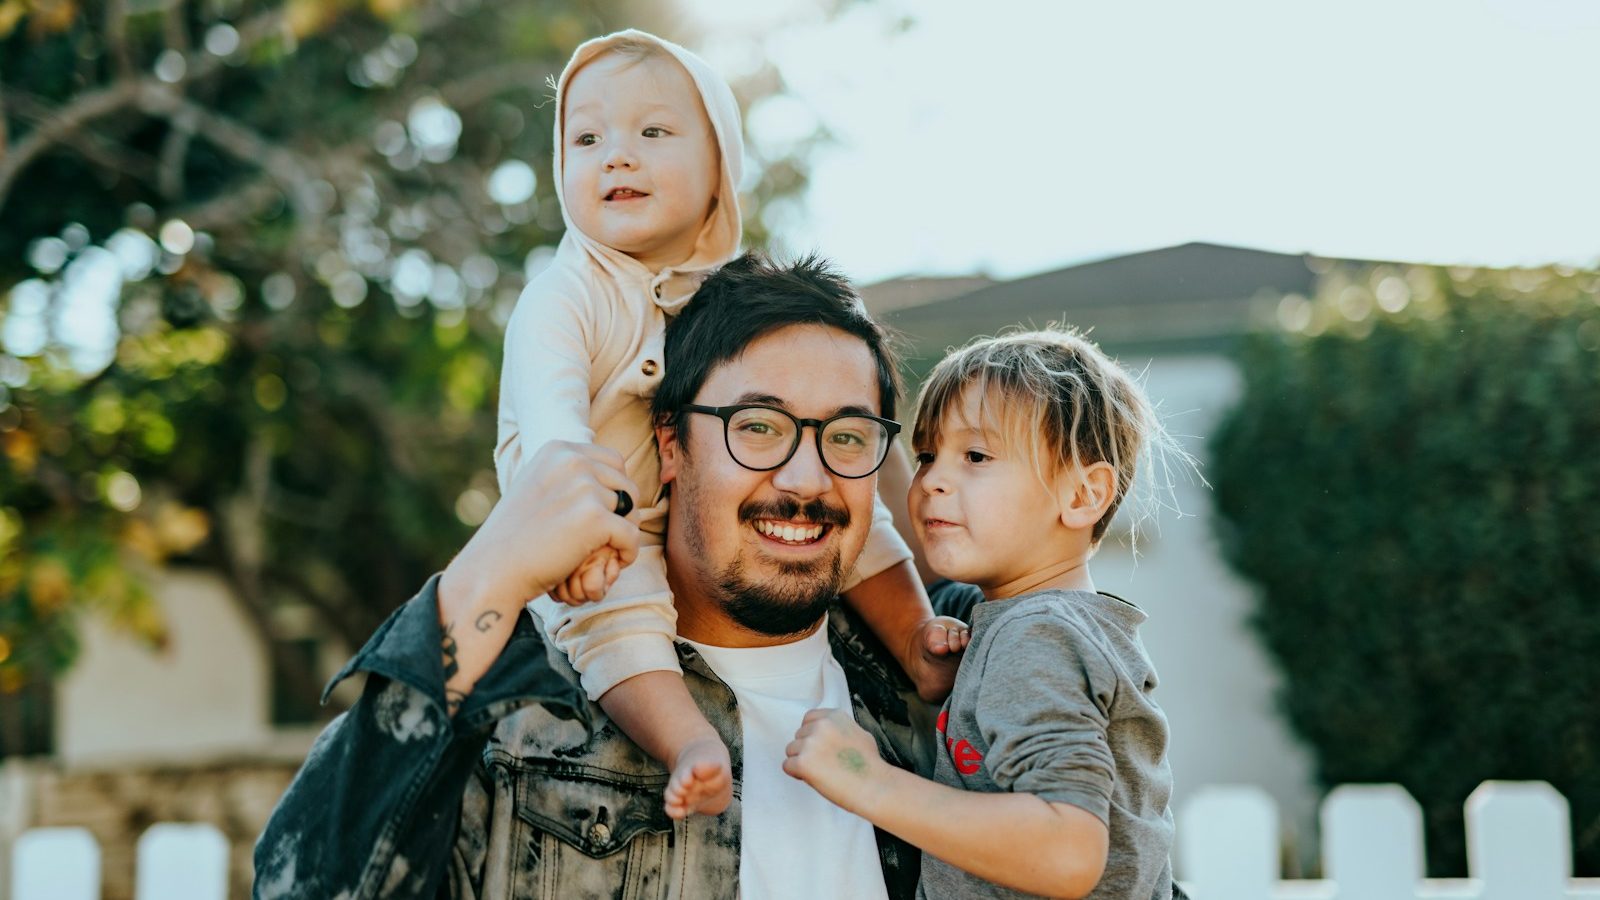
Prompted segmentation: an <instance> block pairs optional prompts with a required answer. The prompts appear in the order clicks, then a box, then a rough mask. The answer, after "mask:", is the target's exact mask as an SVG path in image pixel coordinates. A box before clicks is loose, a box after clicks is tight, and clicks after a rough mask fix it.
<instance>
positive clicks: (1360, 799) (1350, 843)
mask: <svg viewBox="0 0 1600 900" xmlns="http://www.w3.org/2000/svg"><path fill="white" fill-rule="evenodd" d="M1322 860H1323V868H1324V870H1325V872H1326V874H1325V876H1324V877H1326V878H1327V879H1328V880H1330V881H1332V882H1333V883H1334V884H1335V885H1337V888H1336V890H1337V893H1336V895H1335V896H1337V897H1338V898H1339V900H1416V897H1417V885H1418V884H1419V883H1420V882H1421V881H1422V876H1423V872H1424V868H1423V854H1422V809H1421V808H1420V807H1418V806H1417V801H1415V800H1413V799H1411V795H1410V794H1408V793H1406V790H1405V788H1402V787H1400V786H1399V785H1393V784H1361V785H1355V784H1347V785H1342V786H1340V787H1337V788H1335V789H1334V790H1333V792H1332V793H1330V794H1329V795H1328V798H1327V799H1326V800H1324V801H1323V803H1322Z"/></svg>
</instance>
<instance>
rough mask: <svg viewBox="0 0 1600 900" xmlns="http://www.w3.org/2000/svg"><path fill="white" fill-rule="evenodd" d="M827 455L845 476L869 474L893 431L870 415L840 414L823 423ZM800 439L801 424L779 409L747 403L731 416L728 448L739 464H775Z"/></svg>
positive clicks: (826, 459)
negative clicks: (750, 407)
mask: <svg viewBox="0 0 1600 900" xmlns="http://www.w3.org/2000/svg"><path fill="white" fill-rule="evenodd" d="M821 438H822V459H823V461H824V462H826V463H827V464H828V468H830V469H832V470H833V471H834V472H835V473H837V474H839V475H842V476H844V477H846V478H857V477H861V476H865V475H867V474H869V473H870V472H872V470H873V469H876V468H877V467H878V464H879V463H881V462H883V456H884V453H886V452H887V451H888V447H889V434H888V430H887V429H885V428H884V427H883V425H882V424H880V423H878V422H875V421H873V420H872V419H869V418H867V417H865V416H841V417H840V418H837V419H833V420H831V421H829V422H828V423H827V424H826V425H825V426H824V427H823V429H822V435H821ZM799 440H800V426H799V423H797V422H796V421H795V420H794V419H793V418H791V417H789V416H788V415H786V414H784V413H782V412H780V411H778V410H775V409H761V408H752V409H742V410H739V411H738V412H736V413H734V414H733V415H732V416H729V417H728V450H729V451H730V452H732V453H733V458H734V459H735V460H736V461H738V463H739V464H740V465H743V466H747V467H749V468H752V469H770V468H775V467H777V466H779V465H782V464H783V462H784V460H785V459H787V458H788V456H789V454H790V453H791V452H792V451H793V450H794V449H795V447H796V446H797V444H798V442H799Z"/></svg>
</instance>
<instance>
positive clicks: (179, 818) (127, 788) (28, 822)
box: [0, 760, 300, 900]
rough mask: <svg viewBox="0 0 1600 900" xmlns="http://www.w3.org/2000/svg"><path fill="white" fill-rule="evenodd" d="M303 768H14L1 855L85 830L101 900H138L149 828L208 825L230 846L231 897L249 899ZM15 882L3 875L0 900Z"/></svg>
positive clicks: (5, 800) (10, 766)
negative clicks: (257, 856)
mask: <svg viewBox="0 0 1600 900" xmlns="http://www.w3.org/2000/svg"><path fill="white" fill-rule="evenodd" d="M299 765H300V764H299V762H297V761H248V762H231V763H230V762H220V763H211V764H205V765H195V766H185V767H170V768H162V767H149V768H115V769H113V768H106V769H100V770H90V769H76V768H66V767H63V766H61V765H59V764H57V763H52V762H48V761H32V760H29V761H17V760H12V761H8V762H6V763H5V764H4V766H3V767H0V845H6V846H0V850H7V851H8V850H9V846H8V845H9V843H10V839H12V838H14V837H15V834H16V832H17V831H19V830H27V829H31V828H54V827H63V826H76V827H81V828H86V829H88V830H89V832H90V833H92V834H93V835H94V837H95V840H97V841H98V842H99V844H100V853H101V857H100V858H101V886H102V897H103V898H104V900H133V887H134V871H133V869H134V857H135V851H136V848H137V846H138V841H139V836H140V835H142V834H143V833H144V831H145V829H147V828H149V827H150V826H151V825H154V824H156V823H159V822H181V823H194V822H204V823H206V824H209V825H214V826H216V827H217V828H218V829H220V830H221V831H222V833H223V835H225V836H226V837H227V839H228V843H229V844H230V846H231V853H230V856H229V869H230V890H229V896H230V897H233V898H241V900H242V898H247V897H249V896H250V881H251V877H252V875H253V867H252V863H251V853H252V851H253V849H254V846H255V840H256V836H257V835H259V834H260V833H261V829H262V827H263V826H265V825H266V821H267V817H268V816H269V815H271V813H272V808H273V807H274V806H275V805H276V804H277V802H278V798H279V797H280V796H282V794H283V792H284V790H286V789H287V788H288V786H289V782H290V780H291V779H292V778H293V777H294V773H295V772H296V771H297V770H298V769H299ZM7 832H10V833H9V834H8V833H7ZM6 855H9V854H8V853H7V854H6ZM9 881H10V877H9V872H0V896H3V894H4V892H5V891H6V890H7V886H8V884H9Z"/></svg>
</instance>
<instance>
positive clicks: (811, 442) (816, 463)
mask: <svg viewBox="0 0 1600 900" xmlns="http://www.w3.org/2000/svg"><path fill="white" fill-rule="evenodd" d="M812 427H814V426H809V425H808V426H806V427H805V428H802V429H800V446H798V447H796V448H795V450H794V455H793V456H791V457H789V461H788V462H786V463H784V464H783V465H782V466H780V467H779V468H778V470H777V471H776V472H774V473H773V475H772V485H773V487H776V488H777V489H778V490H780V491H784V492H785V493H789V494H795V495H797V496H800V497H816V496H819V495H821V494H825V493H827V492H828V490H829V489H830V488H832V487H833V473H832V472H829V471H828V468H827V467H826V466H824V465H823V464H822V456H821V454H819V453H818V452H817V442H816V439H815V438H814V437H813V436H812V435H811V434H810V433H809V431H810V429H811V428H812Z"/></svg>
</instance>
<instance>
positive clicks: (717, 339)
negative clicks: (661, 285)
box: [650, 252, 900, 425]
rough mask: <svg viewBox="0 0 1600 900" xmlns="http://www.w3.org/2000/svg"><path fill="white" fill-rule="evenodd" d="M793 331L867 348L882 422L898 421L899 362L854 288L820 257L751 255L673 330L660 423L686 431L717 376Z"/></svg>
mask: <svg viewBox="0 0 1600 900" xmlns="http://www.w3.org/2000/svg"><path fill="white" fill-rule="evenodd" d="M790 325H826V326H828V327H830V328H837V329H839V330H840V331H843V332H845V333H846V334H852V335H855V336H856V337H858V338H860V339H861V340H862V341H864V342H865V343H866V345H867V348H868V349H869V350H871V351H872V358H873V360H874V361H875V362H876V363H877V368H878V410H879V413H878V414H879V415H881V416H882V417H883V418H885V419H892V418H894V408H895V399H896V398H897V397H899V395H900V370H899V359H898V357H897V356H896V355H895V352H894V348H893V347H891V346H890V339H889V334H888V332H886V331H885V330H884V329H883V326H881V325H879V324H878V323H877V322H874V321H872V318H871V317H870V316H868V315H867V308H866V306H865V305H863V304H862V302H861V297H860V296H859V295H857V294H856V292H855V289H854V288H852V287H851V286H850V282H849V281H848V280H847V279H846V278H845V277H844V276H843V275H840V274H839V273H838V272H835V271H834V270H833V269H832V268H831V267H830V266H829V265H828V264H827V263H826V262H824V261H823V260H821V259H819V258H818V257H817V256H816V255H814V254H813V255H808V256H805V257H803V258H801V259H800V260H799V261H797V262H794V263H790V264H787V265H785V264H781V263H774V262H772V261H770V260H768V259H767V258H766V257H764V256H762V255H760V254H758V253H755V252H750V253H746V254H744V255H743V256H740V257H739V258H738V259H735V260H733V261H732V262H730V263H728V264H727V265H725V266H723V267H722V268H720V269H718V270H716V271H715V272H713V273H711V276H710V277H709V278H707V279H706V280H705V283H703V284H702V285H700V289H699V290H698V291H696V292H695V295H694V297H692V298H691V299H690V300H689V302H688V303H687V304H685V305H684V307H683V311H682V312H680V313H678V315H677V316H676V317H675V318H673V319H672V320H671V321H669V322H668V323H667V333H666V349H665V351H664V352H665V357H666V360H665V361H666V371H665V372H664V373H662V376H661V385H660V386H659V387H658V388H657V389H656V397H655V401H654V403H652V405H651V409H650V412H651V414H652V418H653V419H654V421H656V422H657V423H659V424H664V425H681V424H682V423H681V422H679V421H678V417H679V410H680V409H681V408H682V407H683V406H684V404H687V403H693V402H694V398H695V395H696V394H698V393H700V387H701V386H702V385H704V384H705V383H706V379H707V378H709V377H711V373H712V371H714V370H715V369H716V368H717V367H718V366H720V365H722V364H723V363H725V362H728V361H730V360H733V359H737V358H738V357H739V355H740V354H742V353H743V352H744V350H745V348H746V347H748V346H750V344H752V343H753V342H755V341H756V340H757V339H759V338H761V337H762V336H763V335H766V334H769V333H771V332H774V331H777V330H778V329H780V328H787V327H788V326H790ZM795 363H796V365H807V364H810V363H811V360H795Z"/></svg>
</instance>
